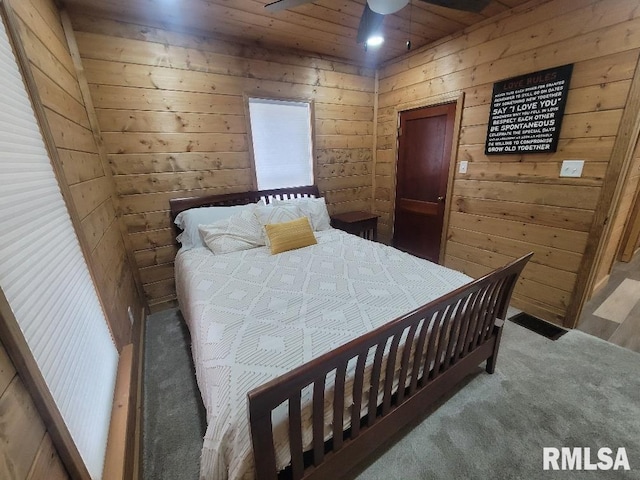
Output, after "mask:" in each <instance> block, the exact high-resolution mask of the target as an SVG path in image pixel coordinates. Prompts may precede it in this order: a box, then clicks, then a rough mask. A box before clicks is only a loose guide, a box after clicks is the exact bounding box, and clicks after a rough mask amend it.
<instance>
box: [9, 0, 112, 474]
mask: <svg viewBox="0 0 640 480" xmlns="http://www.w3.org/2000/svg"><path fill="white" fill-rule="evenodd" d="M8 8H11V7H8ZM0 69H1V70H2V75H0V105H2V108H1V109H0V224H1V225H2V230H0V291H1V292H2V293H3V294H4V295H5V296H6V299H7V301H8V304H9V307H10V308H9V309H7V310H5V307H4V306H0V308H2V309H3V311H2V314H1V315H0V317H1V318H0V321H7V322H8V321H9V320H8V319H9V318H11V319H12V320H11V321H12V322H13V319H14V318H15V321H17V325H16V328H15V329H14V331H15V332H16V333H15V336H19V335H21V336H22V337H23V339H24V341H25V342H26V344H27V346H28V351H25V352H21V353H23V355H32V356H33V360H35V364H36V365H37V368H38V369H39V370H40V373H41V374H42V377H43V379H44V381H45V383H46V386H47V388H48V389H49V391H50V393H51V396H52V397H53V400H54V402H55V404H56V406H57V408H58V410H59V411H60V414H61V416H62V418H63V420H64V423H65V425H66V428H67V429H68V432H69V434H70V435H71V438H72V439H73V442H74V443H75V445H76V447H77V449H78V452H79V454H80V456H81V458H82V461H84V463H85V466H86V468H87V470H88V472H89V474H90V476H91V478H93V479H98V478H101V477H102V470H103V465H104V458H105V451H106V446H107V437H108V433H109V421H110V418H111V408H112V404H113V392H114V386H115V382H116V373H117V369H118V351H117V350H116V347H115V345H114V343H113V341H112V339H111V334H110V332H109V327H108V325H107V320H106V318H105V316H104V313H103V310H102V306H101V303H100V299H99V298H98V294H97V292H96V289H95V287H94V285H93V281H92V279H91V275H90V272H89V268H88V266H87V264H86V262H85V259H84V256H83V254H82V250H81V248H80V244H79V242H78V238H77V237H76V233H75V230H74V228H73V224H72V223H71V217H70V216H69V213H68V211H67V207H66V204H65V203H64V199H63V197H62V194H61V192H60V188H59V186H58V182H57V180H56V176H55V173H54V170H53V167H52V166H51V162H50V160H49V156H48V154H47V150H46V148H45V144H44V141H43V139H42V135H41V132H40V128H39V126H38V123H37V120H36V117H35V114H34V111H33V108H32V105H31V101H30V99H29V96H28V94H27V91H26V88H25V85H24V83H23V80H22V76H21V73H20V70H19V69H18V65H17V63H16V60H15V57H14V53H13V50H12V48H11V43H10V41H9V38H8V36H7V32H6V30H5V28H4V24H3V22H2V15H0ZM0 296H1V295H0ZM25 350H27V349H26V348H25ZM29 363H30V362H29ZM3 414H7V415H11V411H10V410H7V411H6V412H3ZM1 429H2V428H1V427H0V430H1ZM3 471H4V470H3ZM44 476H46V472H45V473H44Z"/></svg>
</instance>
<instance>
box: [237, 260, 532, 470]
mask: <svg viewBox="0 0 640 480" xmlns="http://www.w3.org/2000/svg"><path fill="white" fill-rule="evenodd" d="M531 255H532V254H528V255H526V256H524V257H522V258H520V259H518V260H516V261H514V262H513V263H511V264H509V265H506V266H505V267H502V268H499V269H497V270H495V271H494V272H492V273H490V274H489V275H486V276H485V277H482V278H480V279H478V280H475V281H473V282H471V283H469V284H467V285H466V286H463V287H461V288H459V289H457V290H454V291H453V292H451V293H449V294H447V295H445V296H443V297H441V298H439V299H437V300H435V301H433V302H431V303H428V304H427V305H424V306H423V307H421V308H419V309H417V310H415V311H413V312H411V313H409V314H407V315H405V316H403V317H400V318H398V319H396V320H393V321H391V322H389V323H387V324H385V325H383V326H382V327H380V328H378V329H376V330H373V331H371V332H369V333H367V334H366V335H364V336H362V337H359V338H357V339H355V340H353V341H351V342H349V343H347V344H345V345H343V346H341V347H339V348H337V349H336V350H333V351H331V352H328V353H327V354H325V355H322V356H321V357H319V358H317V359H315V360H313V361H311V362H309V363H306V364H304V365H301V366H300V367H298V368H296V369H295V370H292V371H291V372H289V373H287V374H285V375H282V376H281V377H279V378H276V379H274V380H272V381H270V382H268V383H266V384H264V385H262V386H260V387H258V388H256V389H254V390H252V391H250V392H249V393H248V399H249V417H250V425H251V436H252V442H253V452H254V459H255V467H256V475H257V478H258V480H274V479H277V478H278V475H279V472H278V469H277V468H276V464H277V462H276V454H275V448H274V442H273V424H272V411H273V410H274V409H275V408H276V407H278V406H279V405H281V404H282V403H285V402H286V403H287V404H288V428H289V444H290V453H291V465H290V468H289V470H290V474H291V477H292V478H293V479H294V480H297V479H301V478H305V479H306V478H318V479H320V478H339V477H341V476H343V475H344V474H345V473H347V472H348V471H349V470H350V469H352V468H353V467H354V466H356V465H357V464H358V463H359V462H360V461H361V460H363V459H364V458H365V457H366V456H367V455H368V454H369V453H371V452H372V451H373V450H375V449H376V448H377V447H378V446H380V445H381V444H382V443H383V442H385V441H386V440H387V439H389V437H390V436H392V435H393V434H394V433H395V432H397V431H398V430H399V429H400V428H402V427H403V426H405V425H406V424H408V423H409V422H410V421H411V420H413V419H415V418H418V417H420V416H421V415H423V414H424V412H425V411H426V410H427V409H428V408H429V406H431V405H432V404H433V403H434V402H435V401H436V400H438V398H440V397H441V396H442V395H443V394H445V393H446V392H448V391H449V390H451V389H452V388H453V387H454V386H455V385H456V384H457V383H458V382H459V381H460V380H462V379H463V378H464V377H465V376H467V375H468V374H469V373H471V372H473V371H474V370H476V369H477V366H478V365H479V364H480V363H482V362H483V361H485V360H486V361H487V364H486V370H487V371H488V372H489V373H493V371H494V368H495V363H496V357H497V355H498V348H499V344H500V337H501V334H502V325H503V319H504V318H505V316H506V312H507V307H508V305H509V301H510V299H511V294H512V292H513V288H514V286H515V284H516V281H517V279H518V276H519V275H520V272H521V271H522V269H523V268H524V266H525V264H526V263H527V261H528V260H529V258H530V257H531ZM368 359H369V360H368ZM371 359H372V361H371ZM348 366H351V367H353V366H355V369H353V368H348ZM365 372H366V373H365ZM397 372H399V373H397ZM351 374H353V375H354V378H353V395H352V396H351V397H349V398H345V379H346V376H347V375H351ZM327 378H333V379H335V380H333V381H332V382H331V384H330V385H327V384H326V383H327ZM381 378H384V381H382V380H381ZM395 378H397V385H398V386H397V387H395V388H394V379H395ZM365 380H366V381H365ZM307 388H312V390H313V393H312V400H311V401H310V403H311V405H312V406H311V409H312V413H311V415H312V441H311V444H310V445H304V444H303V433H302V423H303V422H302V411H303V409H304V407H305V406H304V405H302V403H303V402H302V398H303V390H305V389H307ZM329 391H331V392H333V393H330V392H329ZM325 397H327V398H333V399H334V400H333V404H332V409H333V416H332V422H331V424H332V430H333V431H332V437H331V438H330V439H329V441H327V439H326V438H325V425H324V415H325V410H324V408H325ZM380 397H381V398H382V401H381V402H380V401H379V398H380ZM345 402H350V408H349V409H348V410H347V411H348V412H350V422H349V424H350V427H349V428H348V429H346V430H344V427H343V424H344V420H345V419H344V411H345V408H344V407H345ZM347 404H349V403H347ZM362 412H365V414H364V416H363V415H362Z"/></svg>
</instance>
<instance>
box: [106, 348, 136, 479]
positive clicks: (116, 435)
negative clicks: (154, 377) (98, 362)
mask: <svg viewBox="0 0 640 480" xmlns="http://www.w3.org/2000/svg"><path fill="white" fill-rule="evenodd" d="M132 362H133V344H132V343H130V344H128V345H125V346H124V347H123V348H122V351H121V352H120V361H119V362H118V374H117V377H116V388H115V393H114V397H113V408H112V410H111V423H110V425H109V438H108V440H107V452H106V454H105V460H104V471H103V473H102V478H103V480H121V479H124V478H126V477H125V468H126V467H125V465H126V463H127V461H126V459H127V450H128V449H127V437H128V435H127V430H128V428H127V427H128V418H129V410H130V407H131V402H130V398H131V367H132Z"/></svg>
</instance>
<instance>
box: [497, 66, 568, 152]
mask: <svg viewBox="0 0 640 480" xmlns="http://www.w3.org/2000/svg"><path fill="white" fill-rule="evenodd" d="M572 71H573V64H569V65H563V66H562V67H556V68H550V69H548V70H542V71H539V72H535V73H529V74H527V75H521V76H519V77H513V78H509V79H507V80H503V81H501V82H497V83H495V84H494V85H493V96H492V97H491V111H490V113H489V127H488V129H487V143H486V144H485V148H484V153H485V154H486V155H505V154H514V153H516V154H517V153H546V152H555V151H556V149H557V148H558V137H559V135H560V126H561V124H562V115H563V114H564V107H565V105H566V103H567V93H568V92H569V82H570V81H571V72H572Z"/></svg>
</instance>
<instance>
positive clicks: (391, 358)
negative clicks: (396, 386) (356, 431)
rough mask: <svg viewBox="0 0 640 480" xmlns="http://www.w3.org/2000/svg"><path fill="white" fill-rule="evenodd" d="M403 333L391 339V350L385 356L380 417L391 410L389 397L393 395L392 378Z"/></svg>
mask: <svg viewBox="0 0 640 480" xmlns="http://www.w3.org/2000/svg"><path fill="white" fill-rule="evenodd" d="M403 333H404V332H399V333H397V334H396V335H395V336H394V337H393V342H391V349H390V350H389V354H388V355H387V369H386V372H385V378H384V394H383V396H382V415H383V416H384V415H386V414H387V413H389V410H390V409H391V396H392V395H393V392H392V390H393V377H394V376H395V371H396V362H397V357H398V345H399V344H400V339H401V337H402V334H403Z"/></svg>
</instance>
